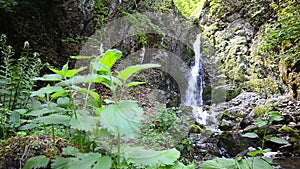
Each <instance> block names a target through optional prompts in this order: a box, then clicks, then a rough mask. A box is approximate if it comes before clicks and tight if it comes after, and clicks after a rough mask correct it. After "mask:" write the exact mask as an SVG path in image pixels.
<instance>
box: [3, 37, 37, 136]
mask: <svg viewBox="0 0 300 169" xmlns="http://www.w3.org/2000/svg"><path fill="white" fill-rule="evenodd" d="M6 40H7V38H6V35H1V37H0V51H1V53H0V56H1V58H2V60H1V61H0V124H1V127H0V128H1V132H2V138H1V139H6V138H7V137H8V134H9V133H10V135H14V134H16V133H15V132H16V130H17V127H19V126H20V125H21V123H23V121H22V120H21V119H20V116H22V115H23V114H24V113H25V112H26V111H24V109H26V108H27V107H28V104H29V102H30V101H31V100H30V92H31V91H32V89H33V87H34V82H33V81H31V80H30V79H31V78H32V77H34V76H38V75H39V73H40V70H41V68H42V66H43V65H42V63H41V61H40V59H39V58H38V56H39V54H38V53H36V52H32V50H31V49H30V47H29V43H28V42H27V41H26V42H25V43H24V47H23V50H22V53H21V56H20V57H19V58H18V59H15V58H13V57H14V54H15V53H14V49H13V48H12V47H11V46H10V45H7V43H6Z"/></svg>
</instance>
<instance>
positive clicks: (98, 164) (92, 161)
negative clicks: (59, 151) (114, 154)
mask: <svg viewBox="0 0 300 169" xmlns="http://www.w3.org/2000/svg"><path fill="white" fill-rule="evenodd" d="M63 154H64V155H69V156H73V157H70V158H62V157H56V159H55V161H54V163H53V164H52V165H51V167H52V168H55V169H78V168H86V169H88V168H91V169H97V168H103V169H110V168H111V165H112V159H111V158H110V157H109V156H102V155H101V154H100V153H84V154H83V153H80V152H79V151H78V150H77V149H75V148H74V147H67V148H64V149H63Z"/></svg>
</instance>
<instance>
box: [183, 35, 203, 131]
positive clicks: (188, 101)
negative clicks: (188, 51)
mask: <svg viewBox="0 0 300 169" xmlns="http://www.w3.org/2000/svg"><path fill="white" fill-rule="evenodd" d="M193 49H194V52H195V64H194V65H193V67H192V68H191V71H190V77H189V82H188V88H187V90H186V98H185V102H184V104H185V105H186V106H191V107H193V114H194V116H195V118H196V121H197V122H198V123H199V124H204V125H205V124H206V118H207V116H208V114H207V113H206V112H203V110H202V106H203V97H202V94H203V65H202V56H201V34H198V35H197V37H196V40H195V42H194V44H193Z"/></svg>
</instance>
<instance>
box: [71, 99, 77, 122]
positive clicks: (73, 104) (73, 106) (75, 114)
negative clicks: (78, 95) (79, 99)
mask: <svg viewBox="0 0 300 169" xmlns="http://www.w3.org/2000/svg"><path fill="white" fill-rule="evenodd" d="M70 98H71V100H72V109H73V112H74V116H75V119H77V113H76V108H75V102H74V98H73V96H72V94H71V93H70Z"/></svg>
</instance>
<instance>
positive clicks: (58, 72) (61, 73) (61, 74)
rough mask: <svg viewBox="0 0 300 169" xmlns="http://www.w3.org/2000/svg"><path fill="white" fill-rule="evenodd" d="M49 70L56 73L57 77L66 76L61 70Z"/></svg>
mask: <svg viewBox="0 0 300 169" xmlns="http://www.w3.org/2000/svg"><path fill="white" fill-rule="evenodd" d="M49 69H50V70H51V71H52V72H54V73H56V74H57V75H60V76H64V73H63V72H62V71H61V70H57V69H54V68H49Z"/></svg>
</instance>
